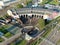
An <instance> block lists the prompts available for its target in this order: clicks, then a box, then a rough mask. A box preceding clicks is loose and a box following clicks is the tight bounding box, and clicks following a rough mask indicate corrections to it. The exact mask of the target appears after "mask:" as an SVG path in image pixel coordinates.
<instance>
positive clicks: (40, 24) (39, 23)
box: [36, 19, 45, 30]
mask: <svg viewBox="0 0 60 45" xmlns="http://www.w3.org/2000/svg"><path fill="white" fill-rule="evenodd" d="M36 27H38V28H39V29H40V30H42V29H43V28H44V27H45V21H44V19H39V20H38V23H37V25H36Z"/></svg>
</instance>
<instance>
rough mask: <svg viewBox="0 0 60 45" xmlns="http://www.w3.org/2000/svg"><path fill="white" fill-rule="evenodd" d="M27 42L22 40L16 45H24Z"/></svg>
mask: <svg viewBox="0 0 60 45" xmlns="http://www.w3.org/2000/svg"><path fill="white" fill-rule="evenodd" d="M26 43H27V41H26V40H22V41H21V42H20V43H18V44H17V45H26Z"/></svg>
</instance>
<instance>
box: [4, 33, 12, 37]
mask: <svg viewBox="0 0 60 45" xmlns="http://www.w3.org/2000/svg"><path fill="white" fill-rule="evenodd" d="M4 36H5V37H7V38H10V37H11V36H12V34H11V33H10V32H8V33H6V34H5V35H4Z"/></svg>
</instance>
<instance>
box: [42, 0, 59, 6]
mask: <svg viewBox="0 0 60 45" xmlns="http://www.w3.org/2000/svg"><path fill="white" fill-rule="evenodd" d="M42 4H53V5H58V4H59V2H58V0H43V2H42Z"/></svg>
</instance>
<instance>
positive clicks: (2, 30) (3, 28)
mask: <svg viewBox="0 0 60 45" xmlns="http://www.w3.org/2000/svg"><path fill="white" fill-rule="evenodd" d="M9 27H11V25H10V24H8V25H4V26H3V25H2V26H0V31H1V32H3V33H4V34H6V33H7V32H8V31H7V29H8V28H9Z"/></svg>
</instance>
